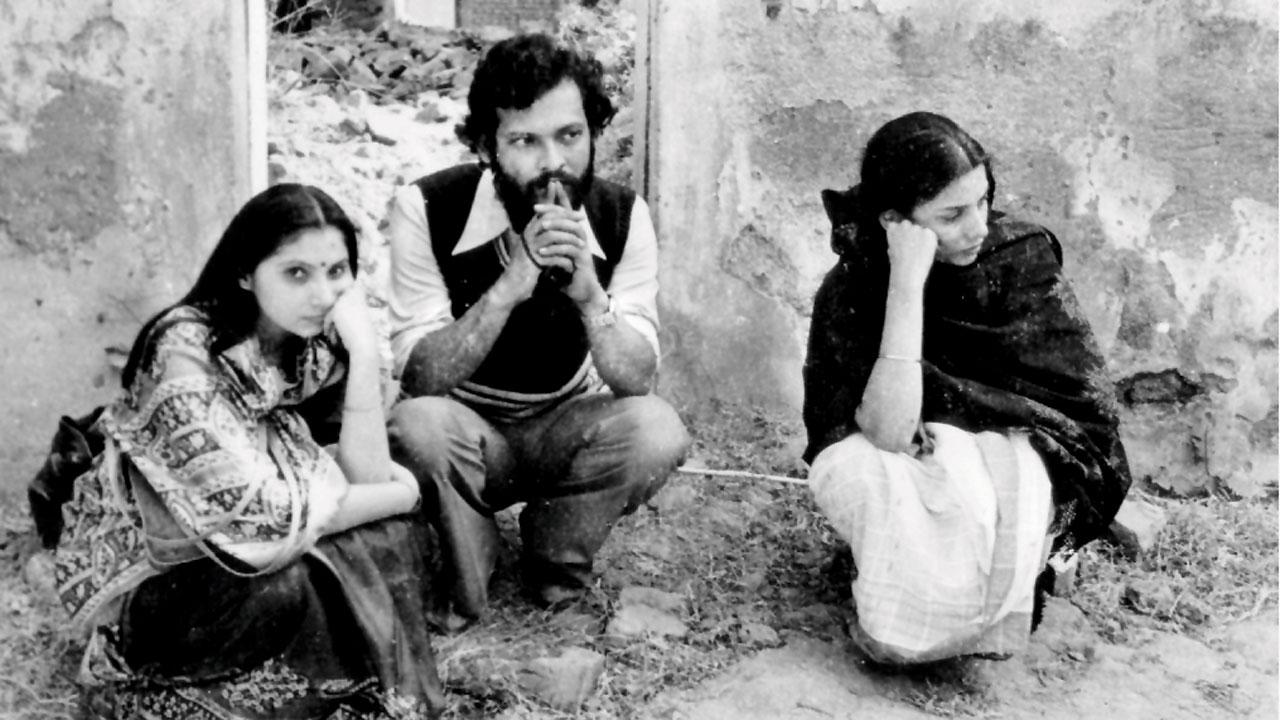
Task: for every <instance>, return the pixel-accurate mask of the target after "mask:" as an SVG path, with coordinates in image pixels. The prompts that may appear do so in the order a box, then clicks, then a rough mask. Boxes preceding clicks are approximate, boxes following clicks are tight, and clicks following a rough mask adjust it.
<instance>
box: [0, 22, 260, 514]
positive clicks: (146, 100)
mask: <svg viewBox="0 0 1280 720" xmlns="http://www.w3.org/2000/svg"><path fill="white" fill-rule="evenodd" d="M258 5H259V3H256V2H253V1H252V0H244V1H243V2H229V3H222V2H218V3H209V2H205V1H204V0H0V256H2V259H0V303H2V304H0V307H2V308H3V312H0V397H4V398H5V405H6V412H4V413H3V415H2V416H0V423H2V424H3V425H2V426H3V429H2V430H0V432H2V433H3V435H4V438H5V440H4V443H3V445H2V446H0V447H2V448H3V450H2V451H0V473H2V474H0V488H3V489H6V490H13V489H17V488H19V487H21V486H23V485H24V484H25V483H26V481H27V480H29V479H30V477H31V476H32V475H33V474H34V473H35V471H36V469H37V468H38V466H39V463H40V462H42V461H43V456H44V453H45V452H47V449H48V444H49V440H50V438H51V436H52V435H53V431H54V429H55V428H56V426H57V420H58V417H59V416H60V415H63V414H68V415H81V414H83V413H86V412H88V411H89V410H90V409H91V408H92V407H93V406H94V405H96V404H100V403H102V402H104V401H106V400H107V399H109V398H110V397H111V396H112V395H113V394H114V391H115V389H116V388H117V387H118V379H117V374H116V372H115V369H114V367H113V365H114V364H115V363H114V361H113V356H112V355H111V353H110V352H109V349H110V348H123V349H125V350H127V348H128V346H129V344H130V343H131V342H132V340H133V335H134V333H136V332H137V330H138V328H139V326H140V324H141V323H142V321H144V320H145V319H146V318H147V317H149V316H150V314H151V313H153V312H155V311H156V310H158V309H159V308H161V307H162V306H164V305H166V304H168V303H170V302H172V301H174V300H176V299H177V297H178V296H179V295H180V294H181V293H182V292H183V291H185V290H186V288H187V287H189V285H190V283H191V282H192V280H194V277H195V272H196V271H197V270H198V269H199V266H200V263H202V262H203V259H204V257H205V255H207V253H208V251H209V248H210V247H211V246H212V244H213V242H214V241H215V240H216V239H217V233H218V232H219V231H220V229H221V227H223V226H224V225H225V224H226V222H227V220H228V219H229V218H230V216H231V214H232V213H233V212H234V211H235V209H236V208H237V207H238V206H239V204H240V203H242V202H243V201H244V200H245V199H247V198H248V196H249V192H250V184H251V182H252V175H251V163H250V161H249V157H250V153H249V140H248V133H249V129H248V123H249V117H250V112H249V108H248V107H247V103H248V100H247V93H246V91H245V90H244V88H246V86H247V85H248V83H247V82H246V78H247V70H248V62H247V57H248V53H247V51H246V37H247V35H246V20H247V18H248V8H249V7H253V8H254V11H255V12H262V10H261V9H260V8H259V7H258ZM264 111H265V108H264Z"/></svg>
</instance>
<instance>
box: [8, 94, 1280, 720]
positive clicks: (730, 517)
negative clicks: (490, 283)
mask: <svg viewBox="0 0 1280 720" xmlns="http://www.w3.org/2000/svg"><path fill="white" fill-rule="evenodd" d="M273 82H274V84H273V88H272V100H271V112H272V124H271V129H270V163H271V173H272V178H273V180H297V181H303V182H308V183H312V184H316V185H319V186H321V187H323V188H325V189H327V190H329V191H330V192H331V193H332V194H333V195H334V196H335V197H336V198H337V199H338V200H339V201H340V202H341V203H342V204H343V206H344V207H346V208H347V210H348V211H349V212H350V213H351V214H352V215H353V216H354V217H355V218H356V220H357V222H358V224H360V225H361V226H362V227H363V228H364V230H365V232H364V234H365V239H364V242H365V247H364V250H365V256H366V262H365V269H366V270H369V271H371V272H370V273H369V275H370V282H371V284H372V286H373V287H374V289H375V290H376V289H378V288H379V287H380V286H381V279H380V278H381V277H382V276H383V274H384V273H385V271H386V259H385V248H384V245H383V243H382V241H381V238H380V236H379V234H378V232H377V228H378V225H379V223H380V221H381V218H382V215H383V212H384V208H385V204H386V202H387V200H388V199H389V198H390V197H391V194H392V192H393V190H394V188H395V187H396V186H398V185H400V184H402V183H404V182H407V181H411V180H413V179H414V178H416V177H418V176H420V175H421V174H425V173H426V172H429V171H431V170H434V169H437V168H443V167H446V166H448V165H451V164H453V163H455V162H458V161H460V160H462V159H464V158H466V154H465V152H464V150H463V148H462V147H461V146H460V145H459V144H458V143H457V141H456V139H454V137H453V125H454V123H455V122H456V121H457V120H458V119H459V118H460V117H461V114H462V112H463V111H464V109H463V105H462V103H461V102H460V101H458V100H456V99H451V98H449V97H447V96H426V97H420V98H418V99H417V100H416V101H414V102H409V103H398V104H394V103H393V104H389V105H378V104H375V103H373V102H371V101H369V99H368V98H367V97H365V96H362V95H361V94H360V93H354V94H343V93H338V94H336V95H335V94H334V93H332V92H331V91H330V90H328V89H326V88H324V87H323V86H314V85H311V86H309V85H305V84H298V83H288V82H282V81H278V79H277V81H273ZM428 106H430V108H431V109H430V110H429V111H428V109H427V107H428ZM362 123H363V124H362ZM686 410H687V409H686ZM688 415H689V416H690V417H692V416H693V413H688ZM697 415H698V416H699V417H713V418H716V419H715V420H714V421H712V422H695V423H692V427H691V430H692V432H693V433H694V435H695V438H696V444H695V449H694V451H693V457H692V458H691V461H690V465H691V466H694V467H704V468H722V469H736V470H750V471H754V472H758V473H770V474H774V475H781V476H790V477H803V472H804V469H803V467H802V466H801V465H800V463H799V461H798V459H797V455H798V447H799V445H798V442H799V438H798V418H791V417H784V418H779V417H774V416H769V415H767V414H762V413H759V412H757V411H754V410H752V409H750V408H739V407H733V406H725V407H723V408H716V412H700V413H697ZM51 430H52V428H51ZM1156 502H1157V503H1158V504H1159V505H1160V506H1161V507H1162V508H1164V509H1165V510H1166V511H1167V512H1168V514H1169V518H1170V520H1169V525H1168V527H1166V529H1165V531H1164V532H1163V533H1162V534H1161V536H1160V537H1161V540H1160V541H1158V542H1157V543H1156V546H1155V547H1153V548H1152V549H1151V550H1149V551H1148V553H1147V554H1146V555H1144V556H1143V557H1141V558H1137V559H1133V558H1128V559H1126V558H1123V557H1120V556H1119V555H1117V554H1116V553H1114V552H1112V551H1110V550H1107V549H1106V548H1101V547H1099V548H1096V549H1091V550H1090V551H1088V552H1086V553H1085V554H1084V560H1083V562H1082V567H1081V571H1080V580H1079V585H1078V586H1077V587H1076V589H1075V591H1074V593H1073V594H1072V595H1071V596H1070V597H1069V598H1065V599H1064V598H1055V599H1054V600H1053V601H1052V602H1051V604H1050V606H1049V608H1048V612H1047V614H1046V620H1045V622H1044V624H1043V626H1042V627H1041V629H1040V630H1039V631H1038V632H1037V633H1036V634H1035V635H1034V636H1033V639H1032V642H1031V644H1030V645H1029V647H1028V648H1027V650H1026V651H1025V652H1024V653H1022V654H1021V655H1019V656H1017V657H1015V658H1014V659H1012V660H1009V661H1006V662H990V661H978V660H966V661H956V662H951V663H942V664H939V665H936V666H931V667H928V668H923V669H918V670H913V671H910V672H901V671H899V672H890V671H885V670H881V669H878V668H876V667H873V666H871V665H869V664H867V663H866V662H865V661H863V660H862V659H861V658H860V657H859V655H858V654H857V652H856V651H855V650H853V649H852V647H851V646H850V644H849V642H848V638H847V633H846V631H845V622H846V617H847V606H848V575H847V569H844V568H842V567H841V564H840V563H839V562H836V561H834V560H833V559H834V558H836V557H838V556H839V552H838V551H839V549H840V544H839V542H838V540H837V539H836V538H835V537H834V536H833V534H832V532H831V529H830V528H829V527H828V526H827V525H826V523H825V521H824V520H823V518H821V517H820V516H819V515H818V514H817V513H816V512H815V511H814V508H813V506H812V503H811V502H810V500H809V497H808V494H807V490H806V489H805V488H804V487H803V486H801V485H795V484H788V483H782V482H777V481H772V480H760V479H755V480H749V479H732V478H723V477H711V476H708V475H705V474H698V473H696V472H684V473H680V474H677V475H676V476H674V477H673V478H672V479H671V481H670V482H669V483H668V485H667V487H666V488H665V489H664V490H663V491H662V492H661V493H659V495H658V496H657V497H655V498H654V499H653V501H651V502H650V503H649V505H647V506H646V507H644V508H641V510H640V511H638V512H637V513H636V514H634V515H632V516H629V517H627V518H624V519H623V520H622V521H620V522H619V524H618V526H617V527H616V529H615V532H614V534H613V536H612V538H611V539H610V541H609V543H608V544H607V546H606V548H605V550H604V551H603V553H602V554H601V556H600V558H599V563H598V569H599V580H598V583H597V585H596V587H595V588H594V591H593V593H592V595H591V598H590V600H589V602H588V603H587V604H585V605H584V606H583V607H580V608H577V609H574V610H570V611H565V612H561V613H548V612H545V611H542V610H539V609H536V608H534V607H532V606H531V605H529V604H528V603H527V602H526V601H525V600H524V599H523V598H522V597H521V595H520V592H519V589H518V585H517V582H516V573H515V572H514V568H513V567H512V562H513V559H514V557H515V554H516V547H515V545H516V544H517V543H518V538H517V537H516V535H515V533H514V532H513V530H512V520H513V517H514V516H513V514H512V513H504V515H503V516H502V519H503V521H504V523H505V528H506V532H505V533H504V538H505V539H506V541H507V544H508V545H509V547H508V548H507V551H506V552H505V553H504V555H503V562H502V564H501V565H500V567H499V571H498V575H497V577H496V578H495V581H494V586H493V609H492V611H491V613H490V615H489V616H488V617H486V618H485V619H484V621H483V622H481V623H479V624H477V625H475V626H473V627H471V628H469V629H467V630H465V631H463V632H461V633H457V634H453V635H448V636H442V637H441V638H440V639H439V641H438V642H437V653H438V661H439V668H440V673H441V676H442V679H443V680H444V681H445V684H446V688H447V690H448V693H449V699H450V702H451V703H452V709H451V711H450V715H451V716H452V717H459V718H482V717H484V718H489V717H494V718H570V717H572V718H665V719H670V720H711V719H719V718H725V719H729V718H742V719H744V720H753V719H755V718H760V719H764V718H781V719H785V720H791V719H794V720H808V719H810V718H813V719H819V720H820V719H822V718H854V717H871V718H918V717H978V718H1055V719H1056V718H1063V719H1064V720H1065V719H1066V718H1137V719H1144V718H1150V719H1152V720H1157V719H1161V720H1163V719H1170V720H1177V719H1182V718H1187V719H1192V718H1218V717H1244V718H1275V717H1277V713H1278V708H1277V682H1278V677H1277V649H1278V646H1277V623H1278V622H1280V620H1278V618H1277V611H1276V598H1277V594H1278V593H1277V589H1276V580H1277V578H1276V568H1277V549H1276V547H1277V542H1276V499H1275V497H1274V494H1272V495H1271V496H1268V497H1264V498H1261V499H1257V500H1253V501H1249V502H1247V503H1246V502H1233V501H1230V500H1228V499H1225V498H1211V499H1206V500H1198V501H1179V500H1173V499H1157V500H1156ZM24 508H25V502H24V499H22V498H21V497H18V496H13V497H10V498H7V502H5V503H4V504H3V505H0V720H6V719H10V718H15V719H16V718H22V719H23V720H27V719H34V718H71V717H74V716H75V703H76V699H75V691H74V687H73V684H72V678H73V677H74V674H75V669H76V662H77V658H78V650H79V648H78V646H77V644H76V642H75V641H74V639H72V638H69V637H67V636H66V635H65V634H64V632H63V628H62V624H61V618H62V615H61V613H60V610H58V609H57V608H56V606H55V605H54V604H53V603H52V601H51V599H50V598H49V597H48V595H47V594H46V593H45V592H42V591H41V590H40V589H39V588H38V587H35V586H32V585H29V584H28V583H26V582H24V581H23V580H22V578H21V569H22V568H23V567H24V565H25V564H26V563H27V561H28V557H29V555H30V552H31V549H32V547H31V540H30V534H29V528H30V523H29V521H28V520H27V519H26V517H25V511H24ZM637 586H639V587H645V588H653V589H657V590H661V591H665V592H668V593H671V594H672V595H673V596H675V597H677V598H678V599H679V603H678V607H676V608H674V609H673V613H674V615H675V616H677V617H678V618H679V620H680V621H681V623H682V625H683V626H684V628H685V629H686V631H687V632H685V633H684V634H682V635H667V636H664V635H660V634H658V635H654V634H650V635H641V636H636V637H626V638H620V637H617V636H615V635H612V634H610V633H607V632H605V626H606V623H607V622H608V621H609V620H610V619H611V618H614V617H616V616H617V614H618V613H619V611H620V601H619V598H620V596H621V594H622V590H623V589H624V588H630V587H637ZM569 648H581V649H586V650H590V651H593V652H597V653H600V654H601V655H603V657H604V666H603V671H602V673H601V674H600V675H599V677H598V679H597V680H596V681H595V682H594V683H593V684H592V686H591V688H590V692H589V693H588V695H587V697H586V699H585V701H584V702H583V703H582V704H581V705H580V706H578V707H577V708H576V709H574V710H572V711H566V710H556V709H553V708H551V707H548V706H547V704H546V703H545V702H543V701H542V700H540V699H539V697H538V696H537V694H536V693H534V692H531V691H530V690H529V689H528V686H527V684H525V683H523V682H522V678H523V677H524V676H525V675H526V674H527V669H528V667H529V665H530V663H531V662H534V661H536V660H538V659H539V658H547V657H552V656H555V655H558V654H560V653H561V652H563V651H564V650H566V649H569Z"/></svg>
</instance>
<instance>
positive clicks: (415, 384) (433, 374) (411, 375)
mask: <svg viewBox="0 0 1280 720" xmlns="http://www.w3.org/2000/svg"><path fill="white" fill-rule="evenodd" d="M513 307H514V304H512V303H510V302H507V301H504V300H503V299H502V298H501V296H500V295H499V296H495V292H494V290H493V289H491V290H490V291H489V292H486V293H485V294H484V295H482V296H481V297H480V301H479V302H477V303H476V304H475V305H472V306H471V308H470V309H469V310H467V312H465V313H463V315H462V317H460V318H458V319H457V320H455V321H454V322H452V323H450V324H449V325H446V326H445V327H442V328H440V329H439V330H435V331H433V332H430V333H427V334H426V335H424V336H423V337H422V339H421V340H419V341H418V343H417V344H416V345H414V346H413V350H412V352H410V354H409V360H408V362H406V363H405V366H404V374H403V376H402V377H401V378H400V385H401V387H402V388H403V390H404V392H405V393H407V394H408V395H409V396H411V397H420V396H423V395H443V394H444V393H447V392H449V391H450V390H452V389H453V388H455V387H457V386H458V384H459V383H461V382H462V381H463V380H466V379H467V378H469V377H471V375H472V374H474V373H475V371H476V369H477V368H479V367H480V363H482V362H484V359H485V357H487V356H488V355H489V351H490V350H492V349H493V344H494V343H495V342H496V341H497V340H498V335H500V334H502V328H503V327H504V326H506V324H507V319H508V318H509V317H510V316H511V310H512V308H513Z"/></svg>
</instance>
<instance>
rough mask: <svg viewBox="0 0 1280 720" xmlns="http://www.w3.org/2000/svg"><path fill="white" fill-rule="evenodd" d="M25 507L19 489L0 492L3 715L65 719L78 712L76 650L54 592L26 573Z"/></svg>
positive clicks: (7, 718) (12, 719) (22, 719)
mask: <svg viewBox="0 0 1280 720" xmlns="http://www.w3.org/2000/svg"><path fill="white" fill-rule="evenodd" d="M26 509H27V504H26V500H25V498H19V497H18V496H17V494H16V493H6V494H5V495H4V496H3V497H0V720H64V719H69V718H72V717H75V714H76V709H77V702H78V700H77V695H76V691H75V687H74V685H73V683H72V679H73V678H74V676H75V672H76V661H77V660H78V654H77V653H76V652H75V650H76V648H75V647H74V646H73V645H72V644H71V642H70V640H69V639H68V637H67V636H66V635H65V633H64V632H63V626H64V624H65V623H64V621H65V614H64V613H63V612H62V610H61V608H60V607H58V606H57V604H56V601H55V600H54V598H52V597H51V596H44V595H42V594H40V593H37V592H33V591H32V590H31V589H30V588H29V587H28V586H27V584H26V583H25V582H24V581H23V579H22V566H23V563H24V562H25V561H26V559H27V557H28V556H29V555H30V553H31V551H32V550H33V549H34V547H35V538H34V536H33V534H32V531H31V521H30V520H29V519H28V518H27V517H26Z"/></svg>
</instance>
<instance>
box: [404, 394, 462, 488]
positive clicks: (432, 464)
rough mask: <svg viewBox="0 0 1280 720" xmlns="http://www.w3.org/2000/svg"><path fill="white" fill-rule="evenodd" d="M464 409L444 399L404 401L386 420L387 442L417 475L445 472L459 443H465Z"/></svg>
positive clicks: (427, 398) (412, 399)
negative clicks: (438, 470) (426, 472)
mask: <svg viewBox="0 0 1280 720" xmlns="http://www.w3.org/2000/svg"><path fill="white" fill-rule="evenodd" d="M463 412H465V408H464V407H463V406H462V405H461V404H460V403H458V401H456V400H452V399H450V398H445V397H419V398H410V399H408V400H401V401H400V402H398V403H396V405H395V406H394V407H392V408H391V412H390V413H389V416H388V418H387V439H388V441H389V442H390V444H391V452H392V454H393V455H394V456H395V458H396V459H397V460H398V461H399V462H401V463H402V464H404V465H405V466H407V467H408V468H409V469H410V470H412V471H414V472H415V473H417V474H421V473H422V472H424V471H431V470H435V469H443V468H444V467H445V466H446V464H447V463H448V460H449V455H450V453H451V452H452V451H453V449H454V447H455V445H456V444H457V443H458V442H460V441H461V442H464V443H465V442H466V435H467V433H466V428H465V426H464V423H463V422H462V419H461V414H462V413H463Z"/></svg>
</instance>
